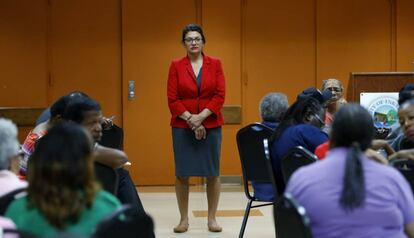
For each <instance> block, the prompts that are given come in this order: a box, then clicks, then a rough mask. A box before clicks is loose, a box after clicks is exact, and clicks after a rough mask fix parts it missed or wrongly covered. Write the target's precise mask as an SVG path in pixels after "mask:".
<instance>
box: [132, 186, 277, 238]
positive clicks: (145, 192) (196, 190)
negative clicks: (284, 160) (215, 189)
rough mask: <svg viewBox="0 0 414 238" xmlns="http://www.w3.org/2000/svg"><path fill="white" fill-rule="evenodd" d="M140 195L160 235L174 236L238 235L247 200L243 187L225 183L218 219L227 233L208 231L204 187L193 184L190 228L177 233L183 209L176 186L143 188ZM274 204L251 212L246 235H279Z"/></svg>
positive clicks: (263, 237)
mask: <svg viewBox="0 0 414 238" xmlns="http://www.w3.org/2000/svg"><path fill="white" fill-rule="evenodd" d="M138 191H139V195H140V197H141V200H142V202H143V204H144V207H145V210H146V211H147V213H148V214H150V215H151V216H152V218H153V219H154V222H155V233H156V237H158V238H170V237H172V238H174V237H182V238H184V237H197V238H198V237H211V238H212V237H220V238H232V237H238V235H239V231H240V227H241V223H242V220H243V213H244V209H245V208H246V204H247V199H246V197H245V195H244V192H243V190H242V188H241V186H236V185H223V186H222V192H221V195H220V203H219V208H218V210H219V211H218V215H219V216H218V218H217V220H218V222H219V224H220V225H221V226H222V227H223V232H221V233H212V232H209V231H208V230H207V218H206V217H205V211H207V198H206V193H205V188H204V186H192V187H191V189H190V191H191V192H190V204H189V211H190V214H189V216H190V228H189V230H188V232H186V233H182V234H176V233H174V232H173V231H172V230H173V227H174V226H175V225H177V223H178V219H179V212H178V208H177V200H176V198H175V192H174V188H173V187H139V188H138ZM274 234H275V232H274V225H273V216H272V206H264V207H260V208H257V211H254V212H253V214H251V215H250V217H249V220H248V222H247V227H246V231H245V235H244V237H246V238H249V237H255V238H256V237H260V238H271V237H275V235H274Z"/></svg>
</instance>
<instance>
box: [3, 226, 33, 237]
mask: <svg viewBox="0 0 414 238" xmlns="http://www.w3.org/2000/svg"><path fill="white" fill-rule="evenodd" d="M0 229H1V227H0ZM2 233H3V236H5V237H16V238H17V237H18V238H39V237H38V236H36V235H34V234H32V233H30V232H27V231H23V230H19V229H16V228H6V229H3V231H2ZM3 236H0V237H3Z"/></svg>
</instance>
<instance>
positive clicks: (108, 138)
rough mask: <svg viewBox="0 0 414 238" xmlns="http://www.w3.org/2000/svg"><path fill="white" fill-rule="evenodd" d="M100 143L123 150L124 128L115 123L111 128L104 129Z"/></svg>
mask: <svg viewBox="0 0 414 238" xmlns="http://www.w3.org/2000/svg"><path fill="white" fill-rule="evenodd" d="M99 144H101V145H103V146H106V147H109V148H114V149H118V150H123V148H124V130H123V129H122V128H120V127H119V126H117V125H115V124H114V125H112V127H111V128H109V129H105V130H102V138H101V140H100V141H99Z"/></svg>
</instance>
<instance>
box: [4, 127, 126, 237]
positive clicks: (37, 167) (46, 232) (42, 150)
mask: <svg viewBox="0 0 414 238" xmlns="http://www.w3.org/2000/svg"><path fill="white" fill-rule="evenodd" d="M92 151H93V142H92V138H91V137H90V135H89V134H88V133H87V132H86V131H85V130H84V129H83V128H82V127H80V126H78V125H76V124H74V123H60V124H59V125H57V126H55V127H53V128H51V129H50V130H49V131H48V133H47V134H46V135H44V136H43V137H42V138H41V139H39V141H38V142H37V145H36V150H35V151H34V153H33V154H32V156H31V158H30V160H29V164H28V165H29V171H30V172H29V173H28V177H27V178H28V182H29V186H28V189H27V191H28V194H27V196H25V197H21V198H18V199H16V200H14V201H13V202H12V203H11V204H10V206H9V207H8V209H7V211H6V217H9V218H11V219H12V220H13V221H14V223H15V224H16V226H17V228H18V229H21V230H24V231H27V232H30V233H33V234H34V235H37V236H40V237H48V236H52V235H54V234H56V233H58V232H62V231H65V232H68V233H74V234H76V235H83V236H89V235H90V234H91V233H92V231H93V229H94V228H95V226H96V225H97V224H98V223H99V222H100V221H101V220H102V219H103V218H104V217H106V216H108V215H109V214H111V213H112V212H114V211H115V210H116V209H117V208H118V207H120V203H119V201H118V199H116V198H115V197H114V196H113V195H111V194H110V193H108V192H105V191H103V190H101V189H100V187H99V185H98V184H97V183H96V180H95V178H94V170H93V159H92Z"/></svg>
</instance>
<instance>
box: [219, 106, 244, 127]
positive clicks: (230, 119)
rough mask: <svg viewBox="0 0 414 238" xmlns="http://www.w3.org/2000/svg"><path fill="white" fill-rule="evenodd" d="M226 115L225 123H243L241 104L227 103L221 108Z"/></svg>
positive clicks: (224, 115)
mask: <svg viewBox="0 0 414 238" xmlns="http://www.w3.org/2000/svg"><path fill="white" fill-rule="evenodd" d="M221 113H222V114H223V117H224V124H241V106H240V105H225V106H223V108H222V109H221Z"/></svg>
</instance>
